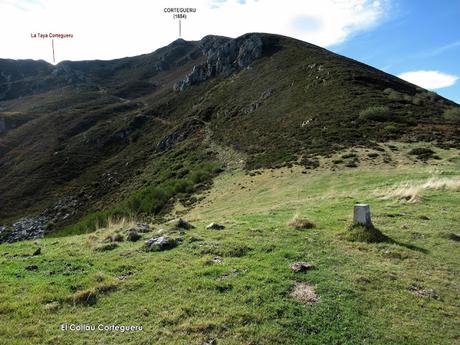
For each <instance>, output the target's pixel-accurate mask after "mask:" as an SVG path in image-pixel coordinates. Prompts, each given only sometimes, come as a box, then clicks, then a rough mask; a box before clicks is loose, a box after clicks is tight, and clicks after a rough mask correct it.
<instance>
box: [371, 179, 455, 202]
mask: <svg viewBox="0 0 460 345" xmlns="http://www.w3.org/2000/svg"><path fill="white" fill-rule="evenodd" d="M425 190H444V191H454V192H458V191H460V178H438V177H433V178H431V179H429V180H427V181H426V182H423V183H416V182H404V183H401V184H399V185H397V186H395V187H392V188H390V189H389V190H386V191H385V192H384V193H382V194H381V195H380V196H381V198H382V199H384V200H388V199H397V200H400V201H403V202H409V203H415V202H419V201H420V200H421V198H422V193H423V191H425Z"/></svg>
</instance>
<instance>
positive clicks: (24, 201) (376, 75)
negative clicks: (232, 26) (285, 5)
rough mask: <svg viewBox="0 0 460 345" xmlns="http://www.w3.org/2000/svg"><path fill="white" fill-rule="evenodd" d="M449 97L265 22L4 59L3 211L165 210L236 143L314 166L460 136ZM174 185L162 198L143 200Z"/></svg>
mask: <svg viewBox="0 0 460 345" xmlns="http://www.w3.org/2000/svg"><path fill="white" fill-rule="evenodd" d="M452 108H458V105H456V104H455V103H453V102H451V101H449V100H447V99H444V98H442V97H440V96H438V95H436V94H434V93H431V92H428V91H426V90H423V89H420V88H418V87H416V86H415V85H412V84H410V83H407V82H405V81H403V80H401V79H398V78H396V77H394V76H392V75H389V74H386V73H384V72H382V71H379V70H377V69H375V68H372V67H370V66H367V65H364V64H362V63H359V62H357V61H354V60H351V59H348V58H345V57H342V56H339V55H336V54H334V53H331V52H329V51H327V50H325V49H322V48H319V47H317V46H314V45H311V44H308V43H305V42H302V41H298V40H294V39H291V38H287V37H282V36H277V35H268V34H246V35H243V36H241V37H239V38H236V39H230V38H226V37H218V36H207V37H205V38H203V39H202V40H201V41H198V42H186V41H184V40H177V41H175V42H173V43H171V44H170V45H168V46H166V47H164V48H161V49H159V50H157V51H155V52H154V53H151V54H147V55H142V56H137V57H130V58H123V59H118V60H112V61H82V62H70V61H66V62H62V63H60V64H58V65H56V66H52V65H49V64H47V63H46V62H43V61H29V60H27V61H13V60H0V170H1V171H2V174H1V176H0V200H1V203H2V205H1V208H0V223H2V222H3V221H5V222H6V221H10V220H14V219H16V218H18V217H20V216H24V215H26V214H44V215H45V216H46V217H48V218H49V219H50V221H52V223H53V224H54V226H56V225H60V224H66V223H72V222H74V221H75V220H76V219H79V218H81V217H82V216H84V215H86V214H87V213H88V212H90V211H91V212H94V211H96V210H101V209H105V208H108V207H115V206H114V205H119V204H120V203H122V202H124V201H126V200H131V201H130V202H131V204H130V205H131V206H130V210H131V211H133V210H134V211H136V212H141V213H149V211H151V212H154V213H161V211H162V210H164V209H167V206H168V205H170V204H171V202H172V201H171V200H173V199H174V198H177V197H179V198H181V197H183V198H184V200H186V199H187V198H190V195H191V194H193V191H194V190H196V189H197V188H202V187H203V186H201V187H200V184H206V183H209V181H210V178H212V176H213V174H214V173H217V172H218V168H216V167H218V166H219V165H223V167H225V165H226V164H229V162H228V161H225V159H222V156H223V154H224V153H225V152H228V151H231V152H234V153H235V154H236V155H237V156H239V157H242V158H241V159H243V163H244V165H245V166H246V168H248V169H255V168H260V167H276V166H281V165H285V164H292V163H296V164H301V165H303V166H305V167H307V168H312V167H313V168H314V167H315V166H317V165H318V164H319V162H318V160H317V155H329V154H331V153H332V152H334V151H335V150H339V149H343V148H347V147H351V146H355V145H366V146H372V145H375V143H376V142H380V141H386V140H390V139H391V140H405V141H427V142H432V143H434V144H436V145H440V146H444V147H449V146H456V147H458V146H459V144H460V130H459V126H458V122H455V120H452V119H448V118H444V117H443V113H444V112H445V111H447V110H448V109H452ZM212 162H215V166H213V168H210V167H209V164H210V163H212ZM203 169H204V170H206V172H207V173H208V174H204V175H203V176H205V177H202V178H198V177H197V176H198V175H200V173H198V172H203V171H204V170H203ZM211 170H212V173H211V172H210V171H211ZM171 181H175V183H176V182H177V183H176V185H174V187H171V186H170V182H171ZM190 181H192V182H190ZM182 182H184V183H185V184H187V183H189V184H191V186H188V185H187V186H185V184H184V187H180V186H179V185H180V184H181V183H182ZM186 182H187V183H186ZM166 185H167V187H164V188H165V190H167V192H166V193H165V194H164V195H163V196H162V198H164V199H165V202H164V203H161V204H158V207H156V208H155V209H154V210H153V209H146V208H145V207H143V206H141V205H142V202H143V200H144V201H145V200H146V197H145V195H147V194H148V193H150V192H151V191H152V188H154V187H156V186H166ZM178 186H179V187H178ZM146 190H147V191H150V192H146ZM146 193H147V194H146ZM152 193H153V192H152ZM139 195H140V196H139ZM148 195H149V198H150V194H148ZM155 195H156V194H155ZM69 198H70V200H72V201H71V203H70V204H69V205H72V206H66V207H67V208H69V209H70V210H62V207H61V206H62V204H63V203H64V204H65V202H64V201H63V200H69ZM130 198H134V199H130ZM136 198H137V199H136ZM152 198H153V197H152ZM155 198H159V197H155ZM138 199H139V200H141V201H142V202H141V201H139V200H138ZM136 200H137V201H136ZM192 200H193V199H192ZM138 201H139V203H140V204H139V205H138V204H137V202H138ZM184 202H185V201H184ZM56 205H57V206H56ZM59 205H61V206H59ZM45 209H47V210H46V211H45Z"/></svg>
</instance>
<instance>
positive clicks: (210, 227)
mask: <svg viewBox="0 0 460 345" xmlns="http://www.w3.org/2000/svg"><path fill="white" fill-rule="evenodd" d="M206 229H208V230H222V229H225V226H224V225H222V224H217V223H211V224H209V225H208V226H207V227H206Z"/></svg>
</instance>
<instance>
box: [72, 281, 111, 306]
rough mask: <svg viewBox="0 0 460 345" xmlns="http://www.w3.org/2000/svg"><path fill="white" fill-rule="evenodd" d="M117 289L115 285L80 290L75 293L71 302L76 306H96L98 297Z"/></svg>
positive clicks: (102, 285)
mask: <svg viewBox="0 0 460 345" xmlns="http://www.w3.org/2000/svg"><path fill="white" fill-rule="evenodd" d="M116 289H117V285H115V284H113V283H108V284H100V285H98V286H95V287H93V288H90V289H86V290H80V291H77V292H75V293H74V294H73V295H72V296H71V297H70V298H69V300H70V301H71V302H72V303H73V304H74V305H84V306H90V305H95V304H96V302H97V297H98V296H99V295H101V294H104V293H107V292H111V291H114V290H116Z"/></svg>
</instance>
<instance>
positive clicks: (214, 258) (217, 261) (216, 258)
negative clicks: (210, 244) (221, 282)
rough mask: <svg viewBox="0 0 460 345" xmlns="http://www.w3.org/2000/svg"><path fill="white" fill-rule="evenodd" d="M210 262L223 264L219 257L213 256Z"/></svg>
mask: <svg viewBox="0 0 460 345" xmlns="http://www.w3.org/2000/svg"><path fill="white" fill-rule="evenodd" d="M211 261H212V262H213V263H215V264H221V263H222V262H223V260H222V258H221V257H220V256H214V257H213V258H212V260H211Z"/></svg>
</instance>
